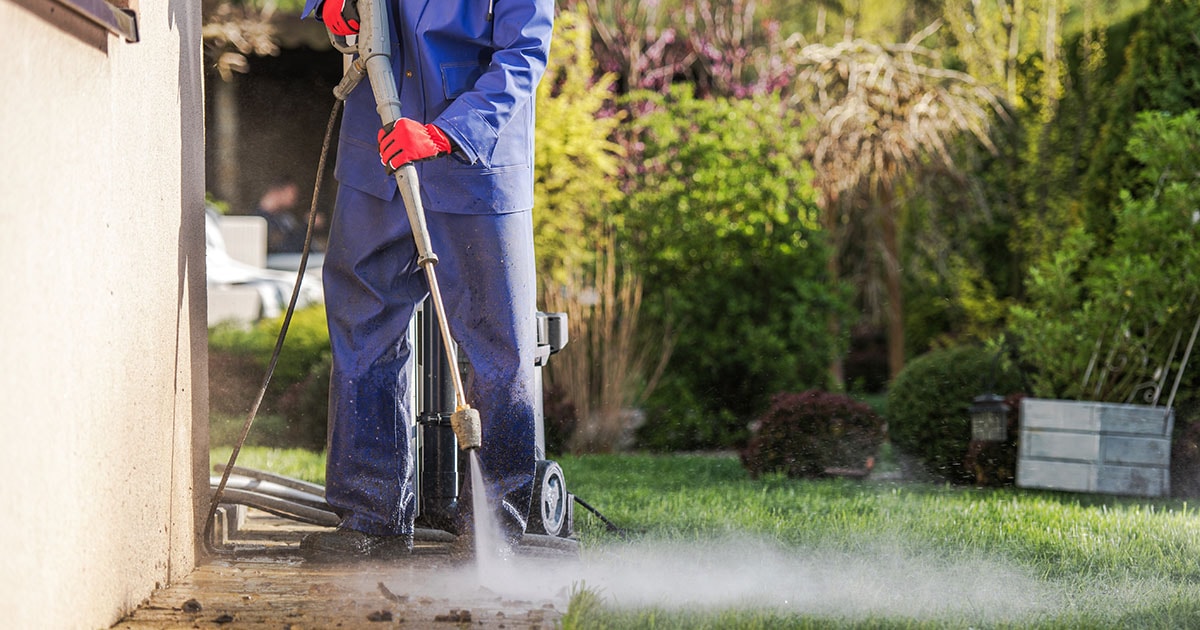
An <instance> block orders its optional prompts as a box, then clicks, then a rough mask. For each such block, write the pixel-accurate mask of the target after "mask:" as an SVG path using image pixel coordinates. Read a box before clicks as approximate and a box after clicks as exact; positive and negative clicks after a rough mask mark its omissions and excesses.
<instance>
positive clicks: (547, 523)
mask: <svg viewBox="0 0 1200 630" xmlns="http://www.w3.org/2000/svg"><path fill="white" fill-rule="evenodd" d="M569 500H570V495H568V494H567V482H566V478H565V477H564V476H563V471H562V467H560V466H559V465H558V464H557V463H556V462H552V461H549V460H541V461H539V462H538V463H537V469H536V472H535V474H534V480H533V501H532V502H531V503H530V506H529V527H528V531H529V533H532V534H545V535H547V536H558V535H559V534H560V533H561V532H562V530H563V525H564V524H565V523H566V521H567V510H568V508H569V506H568V505H567V501H569Z"/></svg>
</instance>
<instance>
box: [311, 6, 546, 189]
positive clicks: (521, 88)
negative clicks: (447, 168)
mask: <svg viewBox="0 0 1200 630" xmlns="http://www.w3.org/2000/svg"><path fill="white" fill-rule="evenodd" d="M309 1H310V2H316V1H317V0H309ZM494 7H495V15H494V17H493V24H492V27H493V35H492V37H493V42H494V45H495V52H494V53H493V54H492V58H491V62H490V63H489V65H488V67H487V69H486V70H485V71H484V72H483V74H482V75H481V76H480V77H479V79H478V80H477V81H476V82H475V84H474V85H473V86H472V88H471V89H469V90H467V91H466V92H464V93H463V94H460V95H459V96H458V97H457V98H456V99H455V100H454V101H453V102H452V103H451V104H450V105H449V106H448V107H447V108H446V109H445V110H444V111H442V112H441V114H439V115H438V116H437V118H436V119H435V120H433V121H432V122H433V124H435V125H437V126H438V127H439V128H441V129H442V130H443V131H445V132H446V135H448V136H450V138H451V140H453V141H454V143H455V144H456V145H457V146H458V148H459V150H460V151H461V154H462V156H463V157H465V158H466V159H467V160H468V161H470V162H471V163H475V162H476V161H479V160H482V161H483V163H484V164H485V165H486V164H487V163H488V161H489V158H490V156H491V155H492V153H493V151H494V150H495V147H496V142H497V139H498V137H499V134H500V132H501V130H503V129H504V126H505V125H507V124H508V122H509V121H510V120H511V119H512V118H513V114H514V113H515V112H517V111H518V110H520V108H522V107H526V106H528V107H532V106H533V100H534V98H535V94H536V90H537V84H538V81H540V80H541V78H542V74H543V73H544V72H545V71H546V58H547V56H548V55H549V52H550V37H551V33H552V31H553V28H554V0H495V3H494Z"/></svg>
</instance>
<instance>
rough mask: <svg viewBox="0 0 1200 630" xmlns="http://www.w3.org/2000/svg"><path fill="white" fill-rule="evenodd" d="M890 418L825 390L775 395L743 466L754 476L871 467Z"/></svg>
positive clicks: (821, 473) (802, 474) (822, 473)
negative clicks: (884, 419)
mask: <svg viewBox="0 0 1200 630" xmlns="http://www.w3.org/2000/svg"><path fill="white" fill-rule="evenodd" d="M883 435H884V421H883V418H882V417H880V416H879V414H877V413H875V411H874V410H873V409H871V408H870V407H868V406H867V405H865V404H863V403H860V402H856V401H854V400H853V399H851V398H850V397H849V396H845V395H842V394H832V393H829V392H824V391H819V390H809V391H806V392H803V393H799V394H796V393H788V392H783V393H779V394H775V396H774V397H772V399H771V406H770V407H769V408H768V409H767V411H766V412H765V413H763V414H762V416H760V417H759V418H758V420H756V421H755V423H754V425H753V427H752V429H751V437H750V442H749V444H748V445H747V447H746V449H745V450H744V451H742V465H743V466H745V467H746V469H747V470H748V471H749V472H750V475H751V476H753V477H758V476H760V475H763V474H766V473H775V472H782V473H784V474H786V475H787V476H788V477H825V476H828V475H830V474H836V471H837V470H838V469H846V470H864V471H865V470H866V469H869V467H870V466H871V464H872V463H873V462H874V456H875V453H876V451H877V450H878V449H879V446H880V444H881V443H882V442H883Z"/></svg>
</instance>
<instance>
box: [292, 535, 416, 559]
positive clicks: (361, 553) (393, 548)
mask: <svg viewBox="0 0 1200 630" xmlns="http://www.w3.org/2000/svg"><path fill="white" fill-rule="evenodd" d="M412 547H413V537H412V534H402V535H399V536H378V535H375V534H366V533H363V532H360V531H355V530H353V529H347V528H342V527H339V528H337V529H333V530H329V531H320V532H313V533H311V534H309V535H307V536H305V537H304V538H303V539H301V540H300V551H301V553H303V554H304V555H305V556H306V557H308V558H309V559H312V560H332V561H337V560H344V561H352V560H388V559H391V558H400V557H403V556H408V555H410V554H412Z"/></svg>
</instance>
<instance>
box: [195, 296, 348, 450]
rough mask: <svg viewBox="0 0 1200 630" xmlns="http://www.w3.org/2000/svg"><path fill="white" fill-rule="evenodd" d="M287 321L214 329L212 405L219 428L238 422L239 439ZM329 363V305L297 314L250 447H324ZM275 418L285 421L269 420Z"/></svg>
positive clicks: (218, 431)
mask: <svg viewBox="0 0 1200 630" xmlns="http://www.w3.org/2000/svg"><path fill="white" fill-rule="evenodd" d="M282 323H283V319H282V318H278V319H270V320H262V321H259V322H257V323H255V324H254V325H252V326H251V327H250V328H248V329H246V328H238V327H235V326H231V325H219V326H216V327H214V328H213V329H212V330H210V331H209V355H208V364H209V406H210V408H211V410H212V413H213V416H214V424H216V423H217V422H218V421H222V422H224V423H226V424H228V423H231V422H232V421H230V420H229V418H230V417H235V418H238V420H237V422H236V426H237V429H236V430H235V431H234V432H233V433H232V434H233V435H234V436H235V437H236V435H237V433H238V432H239V431H240V429H241V425H242V422H244V420H245V414H247V413H248V412H249V410H250V406H251V405H252V404H253V403H254V398H255V396H257V394H258V388H259V387H260V386H261V385H262V379H263V375H264V374H265V372H266V369H267V365H268V364H269V363H270V360H271V354H272V353H273V352H274V350H275V343H276V339H277V338H278V335H279V327H280V325H282ZM329 364H330V351H329V332H328V329H327V328H326V325H325V309H324V307H322V306H314V307H309V308H305V309H300V310H298V311H296V312H295V314H294V315H293V317H292V321H291V324H290V325H289V327H288V335H287V339H286V340H285V341H284V344H283V349H282V351H281V352H280V355H279V363H278V364H277V365H276V367H275V373H274V375H273V376H272V377H271V383H270V386H269V387H268V389H267V393H266V396H264V397H263V402H262V406H261V407H260V409H259V416H260V418H259V419H256V420H255V424H254V427H253V428H252V429H251V435H250V436H249V437H248V443H250V444H259V445H263V446H274V447H280V448H290V447H299V448H313V449H320V448H323V447H324V444H325V427H326V424H327V420H326V418H327V409H328V406H329V391H328V390H329ZM269 416H279V418H271V419H270V420H268V419H267V418H268V417H269ZM226 433H228V431H225V430H224V428H216V429H215V430H214V436H219V435H224V434H226Z"/></svg>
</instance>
